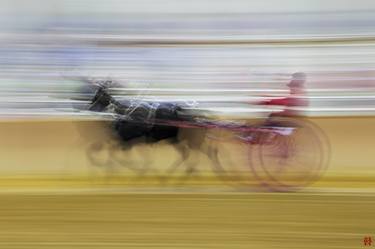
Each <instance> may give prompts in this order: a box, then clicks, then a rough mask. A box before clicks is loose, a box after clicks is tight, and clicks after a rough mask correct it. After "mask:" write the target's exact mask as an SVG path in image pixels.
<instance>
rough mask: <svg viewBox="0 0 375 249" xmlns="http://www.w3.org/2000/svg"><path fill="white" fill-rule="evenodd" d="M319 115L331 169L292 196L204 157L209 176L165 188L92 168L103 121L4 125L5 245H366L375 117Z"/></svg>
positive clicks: (164, 154)
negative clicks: (248, 181)
mask: <svg viewBox="0 0 375 249" xmlns="http://www.w3.org/2000/svg"><path fill="white" fill-rule="evenodd" d="M312 121H313V122H315V123H316V124H317V125H318V126H319V127H321V128H322V130H323V131H324V132H325V133H326V135H327V136H328V138H329V140H330V143H331V149H332V152H331V161H330V165H329V167H328V169H327V170H326V172H325V174H324V176H323V177H322V178H321V179H320V180H319V181H317V182H316V183H315V184H313V185H311V186H309V187H307V188H304V189H301V190H299V191H297V192H291V193H270V192H267V191H262V190H259V189H256V188H252V189H246V190H247V191H245V190H244V189H237V188H233V186H230V185H227V184H225V183H223V182H222V181H220V179H219V178H217V177H215V176H214V174H212V173H210V166H209V161H208V159H207V158H205V156H204V155H198V157H199V160H200V164H202V166H201V168H202V174H201V175H200V176H197V177H193V178H192V179H188V180H186V181H184V182H183V184H179V183H176V181H174V180H171V181H170V182H166V183H163V184H160V182H159V181H158V180H157V179H156V178H155V177H153V175H152V173H150V174H148V173H147V174H146V175H145V176H144V177H141V178H138V176H136V175H134V174H132V173H131V171H128V170H127V169H123V168H121V167H118V168H116V167H114V168H113V169H112V170H107V169H102V168H100V167H99V168H98V167H95V166H92V165H90V161H89V160H88V159H87V154H86V148H87V147H88V146H89V145H90V144H93V143H95V141H97V140H100V139H105V138H106V137H107V135H108V130H106V129H105V128H103V127H102V126H103V125H102V123H101V122H98V121H75V122H73V121H69V120H38V121H37V120H35V121H30V122H24V121H21V120H14V121H3V122H1V123H0V137H1V140H0V153H1V156H0V172H1V174H2V176H1V182H0V203H1V205H0V248H362V247H364V245H363V239H364V237H367V236H372V238H373V239H374V238H375V211H374V205H375V188H374V187H375V183H374V179H375V178H374V176H375V170H374V166H375V165H374V161H375V155H374V153H375V149H374V148H375V139H374V138H375V131H374V127H375V118H374V117H342V118H316V119H313V120H312ZM228 148H229V149H227V150H226V153H227V155H228V157H229V156H231V157H232V159H233V158H236V157H235V156H236V155H237V154H236V153H239V151H236V150H235V149H234V151H230V150H231V149H230V148H231V147H230V146H228ZM147 150H148V152H147ZM228 150H229V151H228ZM144 151H145V152H144ZM143 152H144V153H146V152H147V153H149V154H153V158H152V160H150V161H149V162H147V163H148V164H150V165H152V168H153V169H155V168H156V169H158V168H162V167H163V165H164V164H168V163H170V162H171V161H173V159H174V158H175V157H177V154H176V151H175V150H174V149H173V148H171V147H170V146H169V145H167V144H160V145H158V146H157V147H156V148H147V147H142V146H139V147H138V148H137V147H136V148H133V149H132V150H131V151H129V152H127V153H128V155H129V156H128V157H129V158H131V160H133V159H134V160H135V161H136V164H137V163H139V162H140V160H141V159H143V158H142V157H143V156H144V155H145V154H144V153H143ZM120 154H121V153H120ZM144 157H145V156H144ZM103 158H104V159H103ZM105 158H106V155H103V156H102V158H101V160H105ZM223 160H225V158H224V159H223ZM241 160H244V159H243V158H242V159H241V158H239V159H238V162H240V161H241ZM141 161H142V160H141ZM151 172H153V171H151ZM254 186H255V184H254ZM249 190H251V191H249ZM373 243H374V242H373ZM372 246H375V244H373V245H372Z"/></svg>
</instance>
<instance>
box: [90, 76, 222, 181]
mask: <svg viewBox="0 0 375 249" xmlns="http://www.w3.org/2000/svg"><path fill="white" fill-rule="evenodd" d="M111 85H113V84H112V82H111V81H107V82H105V84H101V85H99V86H97V87H96V89H95V93H94V97H93V98H92V100H91V103H90V104H89V107H88V110H90V111H95V112H110V113H114V114H116V117H115V119H114V121H113V122H112V123H111V125H112V128H113V130H114V131H115V134H116V136H117V137H118V138H119V140H120V141H121V145H122V146H121V147H122V149H123V150H129V149H130V148H132V146H134V145H137V144H142V143H146V144H154V143H157V142H159V141H161V140H168V141H169V142H170V143H171V144H173V145H174V146H175V148H176V150H177V152H178V154H179V158H178V159H177V160H176V161H175V162H173V164H172V165H171V166H170V167H169V168H168V169H167V171H166V172H165V176H166V177H168V176H169V175H172V174H173V173H174V172H175V171H176V169H177V168H179V166H180V165H181V164H182V163H183V162H184V161H186V160H187V159H188V158H189V156H190V152H191V151H192V150H199V151H201V152H203V153H205V154H206V155H207V156H208V157H209V158H210V159H211V160H212V162H213V163H215V164H218V163H219V160H218V150H217V147H216V146H207V147H206V148H205V149H204V150H202V145H203V142H204V140H205V137H206V132H207V129H205V128H201V129H197V128H194V134H195V136H192V133H191V132H190V131H192V130H193V129H189V128H180V127H177V126H173V125H160V124H158V121H160V120H162V121H176V122H178V121H189V119H190V120H191V116H189V115H186V114H185V115H184V111H183V107H184V104H182V103H173V102H148V101H143V100H128V99H125V100H116V99H115V98H114V97H113V96H112V95H111V94H110V93H109V91H108V89H109V88H110V87H111ZM182 131H185V132H186V133H185V132H182ZM181 133H185V136H181ZM89 153H91V155H89V156H93V155H92V153H95V151H91V152H89ZM143 159H144V165H138V166H137V167H134V165H129V164H128V165H125V164H123V165H122V166H124V167H127V168H129V169H132V170H135V171H137V173H139V174H144V173H145V172H146V171H147V170H149V169H150V167H149V165H148V164H149V163H150V161H148V158H147V157H146V156H145V155H144V156H143ZM196 166H197V162H196V161H195V162H192V163H188V164H186V168H185V174H184V176H183V177H189V176H191V175H193V174H194V173H196V172H197V168H196ZM165 179H166V178H165Z"/></svg>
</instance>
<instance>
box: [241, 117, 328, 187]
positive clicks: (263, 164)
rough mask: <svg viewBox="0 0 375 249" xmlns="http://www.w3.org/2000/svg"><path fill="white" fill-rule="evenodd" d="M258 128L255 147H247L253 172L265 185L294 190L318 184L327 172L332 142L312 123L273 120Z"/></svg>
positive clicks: (304, 120) (299, 120) (298, 120)
mask: <svg viewBox="0 0 375 249" xmlns="http://www.w3.org/2000/svg"><path fill="white" fill-rule="evenodd" d="M258 129H259V131H258V132H257V133H258V136H259V137H258V139H257V142H256V144H250V145H249V146H248V148H249V152H250V153H249V156H250V162H251V165H250V166H251V169H252V171H253V173H254V175H255V177H256V179H257V180H258V181H259V182H260V184H261V185H262V186H265V187H266V188H268V189H270V190H275V191H293V190H296V189H298V188H301V187H304V186H306V185H309V184H311V183H313V182H315V181H316V180H317V179H319V177H320V176H321V175H322V173H323V172H324V171H325V169H326V167H327V165H328V161H329V154H330V146H329V142H328V139H327V137H326V136H325V134H324V133H323V131H322V130H321V129H320V128H318V127H317V126H316V125H314V124H313V123H312V122H310V121H308V120H307V119H303V118H283V117H272V118H271V119H269V120H268V121H267V122H266V123H265V124H264V125H261V126H259V127H258Z"/></svg>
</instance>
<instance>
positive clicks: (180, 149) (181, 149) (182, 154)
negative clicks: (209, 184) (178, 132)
mask: <svg viewBox="0 0 375 249" xmlns="http://www.w3.org/2000/svg"><path fill="white" fill-rule="evenodd" d="M175 149H176V150H177V153H178V154H179V157H178V158H177V159H176V160H175V161H174V162H173V163H172V165H171V166H170V167H169V168H168V169H167V170H166V171H165V173H164V175H163V176H161V181H162V182H163V183H165V182H166V181H167V180H168V178H170V177H171V176H172V175H173V174H175V172H176V170H177V169H178V168H179V167H180V166H181V165H182V163H183V162H185V161H186V160H187V159H188V158H189V155H190V151H189V147H188V146H187V145H186V143H184V142H178V143H177V144H176V145H175Z"/></svg>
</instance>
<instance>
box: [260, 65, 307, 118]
mask: <svg viewBox="0 0 375 249" xmlns="http://www.w3.org/2000/svg"><path fill="white" fill-rule="evenodd" d="M305 81H306V75H305V74H304V73H300V72H298V73H294V74H293V75H292V79H291V81H290V82H289V84H288V85H287V86H288V87H289V94H288V96H286V97H282V98H275V99H270V100H266V101H262V102H260V103H259V104H260V105H276V106H283V107H284V110H283V111H281V112H277V113H273V114H272V115H271V116H288V117H289V116H300V115H301V114H302V110H301V109H303V107H306V106H308V105H309V103H308V100H307V98H306V91H305Z"/></svg>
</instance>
